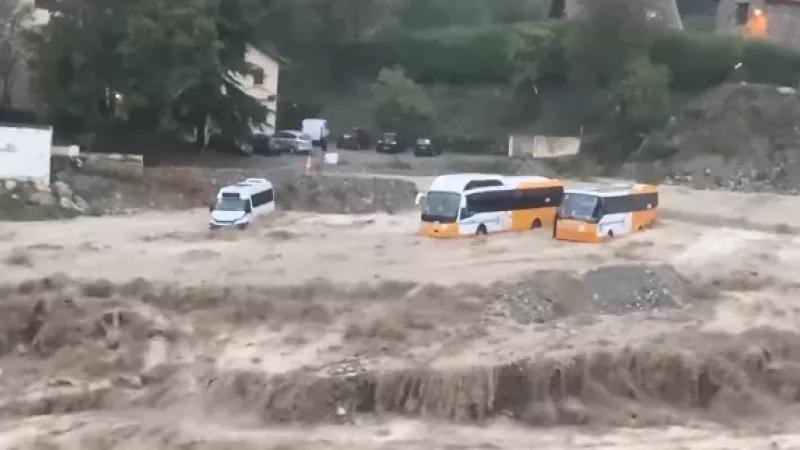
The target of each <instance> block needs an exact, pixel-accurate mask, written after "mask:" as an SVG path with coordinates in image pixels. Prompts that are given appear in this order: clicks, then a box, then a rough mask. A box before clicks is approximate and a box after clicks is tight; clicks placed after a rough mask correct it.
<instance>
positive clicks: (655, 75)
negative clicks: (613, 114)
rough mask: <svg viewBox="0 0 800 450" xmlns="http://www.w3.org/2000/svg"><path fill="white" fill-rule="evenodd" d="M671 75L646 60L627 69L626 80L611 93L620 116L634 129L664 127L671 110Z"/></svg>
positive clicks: (630, 64)
mask: <svg viewBox="0 0 800 450" xmlns="http://www.w3.org/2000/svg"><path fill="white" fill-rule="evenodd" d="M669 85H670V73H669V69H667V68H666V67H665V66H662V65H657V64H653V63H652V62H651V61H650V60H649V59H647V58H646V57H641V58H637V59H635V60H633V61H631V62H630V63H629V64H628V65H627V66H626V67H625V77H624V78H623V79H622V80H621V81H620V82H619V83H618V84H617V85H616V86H615V88H614V89H613V90H612V91H611V96H612V101H613V103H614V105H616V107H617V112H618V117H619V119H621V120H622V121H623V122H624V123H625V124H626V125H628V126H630V127H632V128H633V129H634V130H641V131H646V130H648V129H649V128H650V127H652V126H654V125H659V124H661V123H662V122H663V121H664V120H665V119H666V117H667V115H668V114H669V109H670V90H669Z"/></svg>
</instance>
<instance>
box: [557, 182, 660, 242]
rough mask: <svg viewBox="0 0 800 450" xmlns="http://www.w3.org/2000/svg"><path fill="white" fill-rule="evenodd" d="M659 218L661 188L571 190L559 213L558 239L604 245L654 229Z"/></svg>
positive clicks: (631, 186) (616, 187)
mask: <svg viewBox="0 0 800 450" xmlns="http://www.w3.org/2000/svg"><path fill="white" fill-rule="evenodd" d="M657 217H658V188H657V187H656V186H651V185H647V184H635V185H615V186H607V187H594V188H589V189H568V190H566V191H565V192H564V199H563V200H562V202H561V206H560V207H559V209H558V216H557V219H556V225H555V228H554V232H553V234H554V236H555V238H556V239H561V240H565V241H575V242H604V241H606V240H608V239H609V238H612V237H615V236H620V235H623V234H626V233H630V232H631V231H638V230H643V229H645V228H650V227H652V226H653V225H654V224H655V222H656V219H657Z"/></svg>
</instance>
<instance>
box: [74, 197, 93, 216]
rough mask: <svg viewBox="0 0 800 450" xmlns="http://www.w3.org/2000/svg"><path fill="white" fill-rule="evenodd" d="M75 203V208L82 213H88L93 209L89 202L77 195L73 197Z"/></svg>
mask: <svg viewBox="0 0 800 450" xmlns="http://www.w3.org/2000/svg"><path fill="white" fill-rule="evenodd" d="M73 203H74V205H75V209H76V210H77V211H79V212H80V213H81V214H87V213H88V212H89V211H90V210H91V209H92V207H91V206H90V205H89V202H87V201H86V200H84V199H83V198H82V197H79V196H77V195H76V196H75V198H74V199H73Z"/></svg>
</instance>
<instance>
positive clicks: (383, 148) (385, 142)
mask: <svg viewBox="0 0 800 450" xmlns="http://www.w3.org/2000/svg"><path fill="white" fill-rule="evenodd" d="M407 147H408V145H407V143H406V141H405V139H403V137H402V136H400V135H399V134H397V133H394V132H388V133H383V134H382V135H381V138H380V139H378V144H377V145H376V146H375V150H376V151H378V152H380V153H402V152H404V151H406V148H407Z"/></svg>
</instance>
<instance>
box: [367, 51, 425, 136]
mask: <svg viewBox="0 0 800 450" xmlns="http://www.w3.org/2000/svg"><path fill="white" fill-rule="evenodd" d="M373 108H374V112H375V121H376V123H377V124H378V126H380V127H381V128H382V129H384V130H387V131H388V130H391V131H395V132H398V133H401V134H405V135H411V136H414V135H417V134H420V133H430V132H432V131H433V130H432V127H433V124H434V121H435V118H436V109H435V107H434V105H433V102H432V101H431V99H430V97H429V96H428V93H427V92H425V88H424V87H422V86H420V85H419V84H417V83H415V82H414V80H412V79H410V78H409V77H408V76H407V75H406V72H405V70H403V69H402V68H400V67H394V68H391V69H383V70H381V72H380V73H379V74H378V79H377V81H376V83H375V86H374V90H373Z"/></svg>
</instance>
